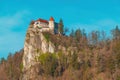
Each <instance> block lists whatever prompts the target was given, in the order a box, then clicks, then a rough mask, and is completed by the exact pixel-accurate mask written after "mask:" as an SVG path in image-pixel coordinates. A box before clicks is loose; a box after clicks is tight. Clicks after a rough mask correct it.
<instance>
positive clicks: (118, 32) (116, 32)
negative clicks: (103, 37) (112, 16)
mask: <svg viewBox="0 0 120 80" xmlns="http://www.w3.org/2000/svg"><path fill="white" fill-rule="evenodd" d="M112 36H113V39H120V29H119V28H118V26H116V28H115V29H113V30H112Z"/></svg>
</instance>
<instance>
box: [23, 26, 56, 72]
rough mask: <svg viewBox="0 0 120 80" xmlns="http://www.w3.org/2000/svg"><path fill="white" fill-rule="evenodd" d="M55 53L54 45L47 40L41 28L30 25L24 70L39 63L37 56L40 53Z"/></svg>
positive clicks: (24, 56) (25, 48) (25, 49)
mask: <svg viewBox="0 0 120 80" xmlns="http://www.w3.org/2000/svg"><path fill="white" fill-rule="evenodd" d="M41 52H42V53H46V52H50V53H54V45H53V44H52V43H51V42H50V41H47V40H46V38H45V37H44V35H43V33H41V32H40V29H38V28H33V26H32V25H30V26H29V28H28V31H27V34H26V39H25V44H24V54H23V71H26V70H28V69H29V68H30V67H31V66H34V65H35V64H36V63H37V60H36V57H37V56H38V55H39V54H40V53H41Z"/></svg>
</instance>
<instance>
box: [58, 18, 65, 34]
mask: <svg viewBox="0 0 120 80" xmlns="http://www.w3.org/2000/svg"><path fill="white" fill-rule="evenodd" d="M58 32H59V33H60V34H64V24H63V20H62V19H60V21H59V24H58Z"/></svg>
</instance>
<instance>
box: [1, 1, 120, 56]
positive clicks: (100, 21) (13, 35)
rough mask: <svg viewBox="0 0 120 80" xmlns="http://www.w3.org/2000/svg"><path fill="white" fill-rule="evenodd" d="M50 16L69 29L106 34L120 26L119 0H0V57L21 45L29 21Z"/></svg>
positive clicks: (14, 50) (22, 45)
mask: <svg viewBox="0 0 120 80" xmlns="http://www.w3.org/2000/svg"><path fill="white" fill-rule="evenodd" d="M50 16H53V17H54V19H55V21H56V22H59V20H60V18H62V19H63V22H64V26H65V27H67V28H68V29H69V30H70V29H78V28H80V29H85V30H86V32H87V33H89V32H90V31H92V30H104V31H106V32H107V33H109V32H110V30H111V29H113V28H115V26H116V25H118V26H119V25H120V0H0V58H2V57H5V58H7V56H8V54H9V53H14V52H16V51H19V50H20V49H22V48H23V47H24V40H25V35H26V31H27V29H28V26H29V23H30V21H31V20H36V19H38V18H43V19H46V20H49V18H50Z"/></svg>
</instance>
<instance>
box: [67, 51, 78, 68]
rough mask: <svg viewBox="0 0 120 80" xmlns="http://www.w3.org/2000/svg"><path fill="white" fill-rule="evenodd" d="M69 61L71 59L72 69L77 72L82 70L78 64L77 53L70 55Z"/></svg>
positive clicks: (70, 65)
mask: <svg viewBox="0 0 120 80" xmlns="http://www.w3.org/2000/svg"><path fill="white" fill-rule="evenodd" d="M68 59H69V67H72V68H73V69H75V70H77V69H79V68H80V64H79V62H78V55H77V54H76V53H73V54H69V56H68Z"/></svg>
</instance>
